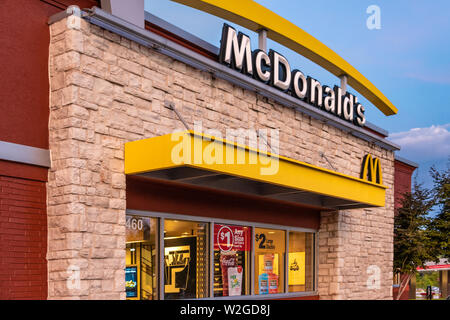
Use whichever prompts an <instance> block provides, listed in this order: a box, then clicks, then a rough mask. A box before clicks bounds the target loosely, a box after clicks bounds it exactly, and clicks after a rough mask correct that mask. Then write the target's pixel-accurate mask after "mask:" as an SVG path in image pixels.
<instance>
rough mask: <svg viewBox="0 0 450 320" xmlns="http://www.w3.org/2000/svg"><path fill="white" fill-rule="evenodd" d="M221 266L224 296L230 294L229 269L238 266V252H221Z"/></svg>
mask: <svg viewBox="0 0 450 320" xmlns="http://www.w3.org/2000/svg"><path fill="white" fill-rule="evenodd" d="M220 266H221V268H222V281H223V296H224V297H226V296H228V269H229V268H234V267H237V261H236V252H234V251H230V252H221V254H220Z"/></svg>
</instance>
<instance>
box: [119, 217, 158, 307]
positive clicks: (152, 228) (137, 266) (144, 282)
mask: <svg viewBox="0 0 450 320" xmlns="http://www.w3.org/2000/svg"><path fill="white" fill-rule="evenodd" d="M156 234H157V220H156V219H153V218H146V217H138V216H127V217H126V268H125V292H126V297H127V299H129V300H154V299H156V298H157V295H156V292H157V290H156V283H157V279H156V269H157V268H156Z"/></svg>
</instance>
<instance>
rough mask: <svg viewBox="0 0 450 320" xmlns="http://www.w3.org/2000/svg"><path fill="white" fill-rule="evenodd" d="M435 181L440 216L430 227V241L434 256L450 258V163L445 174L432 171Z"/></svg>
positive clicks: (435, 195) (438, 215)
mask: <svg viewBox="0 0 450 320" xmlns="http://www.w3.org/2000/svg"><path fill="white" fill-rule="evenodd" d="M430 174H431V176H432V178H433V181H434V187H433V192H434V197H435V202H436V206H437V210H438V214H437V215H436V216H435V218H434V219H433V220H432V221H431V223H430V225H429V228H428V230H429V234H430V239H431V241H432V243H433V251H434V252H433V255H435V256H436V257H438V258H439V257H441V258H447V259H448V258H450V238H449V237H450V161H449V163H448V164H447V169H446V170H445V171H444V172H439V171H438V170H436V168H434V167H432V168H431V169H430Z"/></svg>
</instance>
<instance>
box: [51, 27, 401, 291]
mask: <svg viewBox="0 0 450 320" xmlns="http://www.w3.org/2000/svg"><path fill="white" fill-rule="evenodd" d="M50 31H51V43H50V70H49V72H50V86H51V92H50V94H51V105H50V111H51V112H50V123H49V127H50V149H51V154H52V168H51V170H50V173H49V182H48V228H49V233H48V237H49V247H48V267H49V298H51V299H59V298H72V299H73V298H75V299H77V298H79V299H124V298H125V293H124V270H123V269H124V267H125V207H126V199H125V175H124V173H123V170H124V155H123V150H124V149H123V148H124V143H125V142H127V141H133V140H139V139H143V138H150V137H154V136H158V135H162V134H167V133H170V132H172V131H173V130H174V129H175V128H179V129H183V126H182V123H181V122H180V121H179V120H178V118H177V117H176V115H175V114H174V113H173V111H171V110H170V109H168V108H166V107H165V106H166V105H168V104H170V103H174V105H175V106H176V108H177V109H178V110H179V112H180V113H181V114H182V116H183V118H184V119H185V120H186V121H187V122H188V124H189V125H190V126H191V128H192V127H193V122H194V121H202V124H203V128H204V129H219V130H221V131H222V132H224V130H225V129H226V128H235V129H237V128H255V129H259V128H269V129H270V128H275V129H279V130H280V154H281V155H283V156H287V157H290V158H293V159H296V160H300V161H304V162H307V163H311V164H314V165H317V166H321V167H325V168H330V166H329V164H328V163H327V161H326V160H325V159H324V158H322V157H321V156H320V153H323V154H325V155H326V157H327V158H328V159H329V160H330V162H331V163H332V164H333V166H334V167H336V168H337V170H338V171H339V172H342V173H345V174H348V175H351V176H359V173H360V165H361V161H362V158H363V156H364V155H365V154H367V153H371V154H373V155H374V156H375V157H379V158H380V159H381V163H382V167H383V178H384V183H385V185H387V186H388V187H389V188H390V189H388V190H387V193H386V207H385V208H377V209H371V210H351V211H342V212H333V213H323V214H322V218H321V229H320V233H319V239H320V240H319V247H320V248H319V251H320V253H319V268H318V270H319V271H318V272H319V275H318V281H319V294H320V295H321V297H322V298H332V299H334V298H339V299H347V298H348V299H358V298H361V299H365V298H377V299H389V298H391V286H392V252H393V248H392V232H393V212H394V211H393V189H392V187H393V170H394V165H393V161H394V159H393V153H392V152H388V151H386V150H383V149H381V148H380V147H378V146H376V145H373V144H370V143H368V142H366V141H363V140H361V139H358V138H356V137H353V136H351V135H349V134H347V133H345V132H342V131H340V130H338V129H336V128H334V127H331V126H329V125H326V124H324V123H322V122H320V121H317V120H314V119H311V118H310V117H308V116H306V115H304V114H301V113H299V112H297V111H294V110H292V109H290V108H287V107H284V106H282V105H279V104H277V103H275V102H273V101H270V100H268V99H266V98H263V97H261V96H260V95H257V94H255V93H253V92H250V91H246V90H243V89H241V88H239V87H236V86H233V85H232V84H230V83H227V82H226V81H223V80H220V79H215V78H214V77H213V76H212V75H211V74H210V73H207V72H201V71H199V70H196V69H194V68H192V67H189V66H187V65H186V64H183V63H180V62H178V61H175V60H173V59H171V58H169V57H167V56H164V55H162V54H159V53H157V52H156V51H154V50H153V49H149V48H146V47H143V46H141V45H138V44H136V43H134V42H131V41H129V40H127V39H125V38H122V37H120V36H118V35H116V34H113V33H111V32H108V31H105V30H103V29H101V28H99V27H96V26H93V25H90V24H89V23H87V22H85V21H82V24H81V29H80V30H73V29H68V28H67V24H66V20H61V21H59V22H57V23H54V24H53V25H51V27H50ZM370 265H377V266H379V267H380V269H381V274H380V276H381V282H380V289H373V290H368V289H367V286H366V282H367V279H368V276H369V275H368V274H367V268H368V267H369V266H370ZM70 266H72V268H73V266H76V267H78V268H80V277H81V281H80V288H79V289H77V288H75V289H73V288H72V289H70V288H68V287H67V277H68V276H69V272H68V271H67V270H68V268H69V267H70Z"/></svg>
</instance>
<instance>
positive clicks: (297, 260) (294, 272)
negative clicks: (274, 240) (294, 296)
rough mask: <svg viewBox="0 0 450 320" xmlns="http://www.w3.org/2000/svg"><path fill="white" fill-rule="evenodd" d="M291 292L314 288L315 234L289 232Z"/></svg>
mask: <svg viewBox="0 0 450 320" xmlns="http://www.w3.org/2000/svg"><path fill="white" fill-rule="evenodd" d="M288 259H289V264H288V279H289V281H288V282H289V292H301V291H313V290H314V234H313V233H305V232H293V231H291V232H289V256H288Z"/></svg>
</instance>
